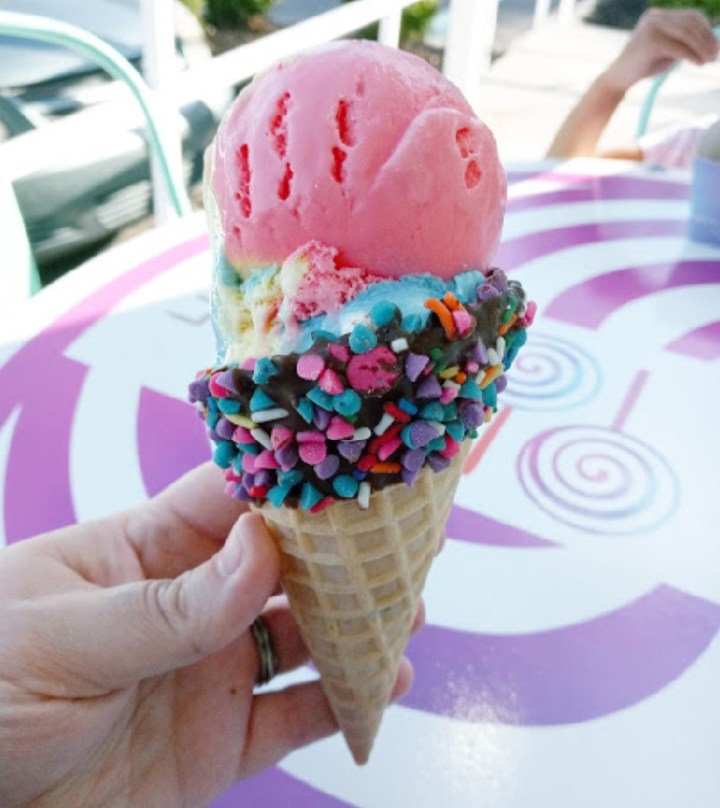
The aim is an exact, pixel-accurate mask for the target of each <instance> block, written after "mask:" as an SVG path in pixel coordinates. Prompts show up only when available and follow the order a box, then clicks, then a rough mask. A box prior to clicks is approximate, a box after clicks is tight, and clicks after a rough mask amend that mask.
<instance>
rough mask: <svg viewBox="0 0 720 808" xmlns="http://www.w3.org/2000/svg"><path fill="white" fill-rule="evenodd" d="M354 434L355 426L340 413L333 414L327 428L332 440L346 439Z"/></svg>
mask: <svg viewBox="0 0 720 808" xmlns="http://www.w3.org/2000/svg"><path fill="white" fill-rule="evenodd" d="M354 434H355V427H354V426H353V425H352V424H349V423H348V422H347V421H346V420H345V419H344V418H341V417H340V416H339V415H333V417H332V418H331V420H330V425H329V426H328V429H327V436H328V438H330V440H345V439H346V438H352V436H353V435H354Z"/></svg>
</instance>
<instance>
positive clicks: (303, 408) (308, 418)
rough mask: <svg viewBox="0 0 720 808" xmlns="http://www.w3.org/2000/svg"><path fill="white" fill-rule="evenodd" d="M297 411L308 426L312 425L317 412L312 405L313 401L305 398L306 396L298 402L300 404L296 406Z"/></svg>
mask: <svg viewBox="0 0 720 808" xmlns="http://www.w3.org/2000/svg"><path fill="white" fill-rule="evenodd" d="M295 409H296V410H297V411H298V413H299V414H300V417H301V418H302V419H303V421H305V423H306V424H311V423H312V419H313V415H314V413H315V410H314V408H313V405H312V401H310V399H309V398H305V397H304V396H303V397H302V398H301V399H299V400H298V403H297V404H296V405H295Z"/></svg>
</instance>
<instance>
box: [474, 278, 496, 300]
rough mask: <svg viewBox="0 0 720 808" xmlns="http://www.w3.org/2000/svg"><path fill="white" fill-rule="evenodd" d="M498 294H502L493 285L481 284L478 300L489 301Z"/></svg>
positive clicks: (478, 290) (478, 289)
mask: <svg viewBox="0 0 720 808" xmlns="http://www.w3.org/2000/svg"><path fill="white" fill-rule="evenodd" d="M498 294H500V293H499V292H498V290H497V289H496V288H495V287H494V286H493V285H492V284H491V283H487V282H486V283H481V284H480V286H478V288H477V296H478V300H489V299H490V298H491V297H495V296H496V295H498Z"/></svg>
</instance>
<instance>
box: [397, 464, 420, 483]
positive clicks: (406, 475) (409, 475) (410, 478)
mask: <svg viewBox="0 0 720 808" xmlns="http://www.w3.org/2000/svg"><path fill="white" fill-rule="evenodd" d="M400 474H401V476H402V479H403V482H404V483H405V485H412V484H413V483H414V482H415V480H417V478H418V475H419V474H420V469H417V470H416V471H410V470H409V469H405V468H404V469H403V470H402V471H401V472H400Z"/></svg>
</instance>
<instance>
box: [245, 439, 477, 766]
mask: <svg viewBox="0 0 720 808" xmlns="http://www.w3.org/2000/svg"><path fill="white" fill-rule="evenodd" d="M470 443H471V441H469V440H468V441H464V444H463V450H462V451H460V452H459V453H458V454H457V455H456V456H455V458H454V459H453V461H452V463H451V465H450V466H449V467H448V468H446V469H445V470H443V471H441V472H437V473H436V472H433V471H432V470H431V469H430V468H425V469H424V470H423V471H422V473H421V474H420V475H419V477H418V479H417V480H416V482H415V484H414V485H413V486H408V485H405V484H404V483H397V484H395V485H391V486H389V487H387V488H384V489H382V490H380V491H376V492H374V493H373V494H372V496H371V497H370V503H369V507H368V508H367V509H361V508H359V507H358V505H357V502H355V501H348V502H337V503H335V504H334V505H333V506H332V507H329V508H326V509H325V510H323V511H322V512H320V513H315V514H313V513H310V512H309V511H304V510H301V509H299V508H291V507H281V508H275V507H272V506H271V505H263V506H261V507H257V506H255V508H256V510H258V511H259V512H260V513H261V514H262V515H263V517H264V519H265V522H266V524H267V526H268V528H269V530H270V532H271V533H272V534H273V536H274V537H275V539H276V541H277V544H278V548H279V550H280V554H281V558H282V567H281V568H282V583H283V586H284V589H285V591H286V593H287V596H288V599H289V601H290V605H291V608H292V610H293V613H294V615H295V617H296V619H297V621H298V624H299V626H300V631H301V633H302V636H303V638H304V640H305V642H306V644H307V645H308V648H309V649H310V653H311V655H312V659H313V662H314V663H315V665H316V667H317V669H318V671H319V673H320V677H321V681H322V684H323V688H324V690H325V693H326V695H327V697H328V699H329V701H330V705H331V707H332V710H333V712H334V714H335V716H336V718H337V721H338V723H339V725H340V728H341V730H342V732H343V735H344V736H345V740H346V741H347V744H348V746H349V747H350V751H351V752H352V755H353V758H354V759H355V762H356V763H359V764H362V763H365V762H367V760H368V757H369V755H370V750H371V748H372V744H373V741H374V739H375V735H376V734H377V731H378V728H379V726H380V721H381V719H382V714H383V711H384V710H385V708H386V707H387V705H388V702H389V700H390V695H391V692H392V688H393V685H394V683H395V678H396V675H397V670H398V665H399V663H400V659H401V657H402V655H403V652H404V650H405V647H406V645H407V642H408V639H409V636H410V629H411V627H412V624H413V620H414V617H415V614H416V612H417V609H418V605H419V602H420V597H421V594H422V591H423V587H424V584H425V579H426V576H427V573H428V570H429V569H430V565H431V563H432V560H433V558H434V557H435V555H436V553H437V549H438V546H439V541H440V538H441V536H442V533H443V530H444V528H445V523H446V521H447V518H448V515H449V512H450V507H451V505H452V500H453V497H454V495H455V490H456V488H457V485H458V481H459V479H460V473H461V471H462V465H463V461H464V459H465V456H466V455H467V451H468V449H469V446H470Z"/></svg>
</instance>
